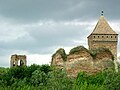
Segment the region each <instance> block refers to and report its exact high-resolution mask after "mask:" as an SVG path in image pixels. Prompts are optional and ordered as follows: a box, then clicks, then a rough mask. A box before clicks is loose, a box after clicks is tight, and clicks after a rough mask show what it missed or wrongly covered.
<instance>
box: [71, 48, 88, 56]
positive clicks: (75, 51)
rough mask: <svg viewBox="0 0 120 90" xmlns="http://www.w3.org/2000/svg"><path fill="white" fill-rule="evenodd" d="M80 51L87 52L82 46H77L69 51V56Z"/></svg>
mask: <svg viewBox="0 0 120 90" xmlns="http://www.w3.org/2000/svg"><path fill="white" fill-rule="evenodd" d="M80 51H86V52H89V51H88V50H87V49H86V48H85V47H84V46H77V47H74V48H73V49H71V50H70V52H69V54H78V53H79V52H80Z"/></svg>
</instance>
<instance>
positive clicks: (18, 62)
mask: <svg viewBox="0 0 120 90" xmlns="http://www.w3.org/2000/svg"><path fill="white" fill-rule="evenodd" d="M26 62H27V61H26V56H25V55H16V54H15V55H12V56H11V60H10V67H14V66H26Z"/></svg>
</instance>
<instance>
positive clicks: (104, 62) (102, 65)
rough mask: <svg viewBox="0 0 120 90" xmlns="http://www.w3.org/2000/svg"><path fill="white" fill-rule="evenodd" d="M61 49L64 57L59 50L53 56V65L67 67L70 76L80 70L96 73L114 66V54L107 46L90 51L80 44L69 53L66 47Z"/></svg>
mask: <svg viewBox="0 0 120 90" xmlns="http://www.w3.org/2000/svg"><path fill="white" fill-rule="evenodd" d="M61 50H62V52H64V57H63V56H62V54H61V53H60V52H59V51H60V50H58V51H57V52H56V53H55V54H54V55H53V57H52V62H51V65H53V66H56V67H58V68H60V69H62V68H65V69H66V71H67V73H68V76H72V77H76V76H77V74H78V73H79V72H80V71H84V72H86V73H90V74H94V73H96V72H99V71H101V70H103V69H106V68H110V67H112V66H113V55H112V53H111V52H110V51H109V50H108V49H105V48H101V49H96V50H91V51H89V50H87V49H86V48H84V47H83V46H78V47H75V48H73V49H71V51H70V53H69V54H68V55H66V54H65V51H64V49H61ZM64 59H66V60H64Z"/></svg>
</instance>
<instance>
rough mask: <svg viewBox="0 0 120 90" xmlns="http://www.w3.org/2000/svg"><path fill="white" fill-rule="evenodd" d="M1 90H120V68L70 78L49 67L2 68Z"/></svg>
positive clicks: (64, 73) (0, 70)
mask: <svg viewBox="0 0 120 90" xmlns="http://www.w3.org/2000/svg"><path fill="white" fill-rule="evenodd" d="M0 90H120V68H119V72H118V73H116V72H115V71H114V70H113V69H110V70H105V71H102V72H99V73H97V74H96V75H89V74H86V73H84V72H80V73H79V74H78V76H77V78H68V77H67V73H66V71H65V70H59V69H55V68H53V67H51V66H49V65H35V64H33V65H31V66H27V67H13V68H0Z"/></svg>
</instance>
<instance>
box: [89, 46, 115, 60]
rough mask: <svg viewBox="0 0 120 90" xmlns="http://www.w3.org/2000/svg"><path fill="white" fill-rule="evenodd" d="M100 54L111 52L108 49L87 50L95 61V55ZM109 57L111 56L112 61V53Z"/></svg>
mask: <svg viewBox="0 0 120 90" xmlns="http://www.w3.org/2000/svg"><path fill="white" fill-rule="evenodd" d="M100 52H109V53H111V51H110V50H109V49H108V48H102V47H101V48H97V49H92V50H89V53H90V55H91V56H92V57H93V59H95V58H96V55H97V54H98V53H100ZM111 55H112V60H114V56H113V54H112V53H111Z"/></svg>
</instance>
